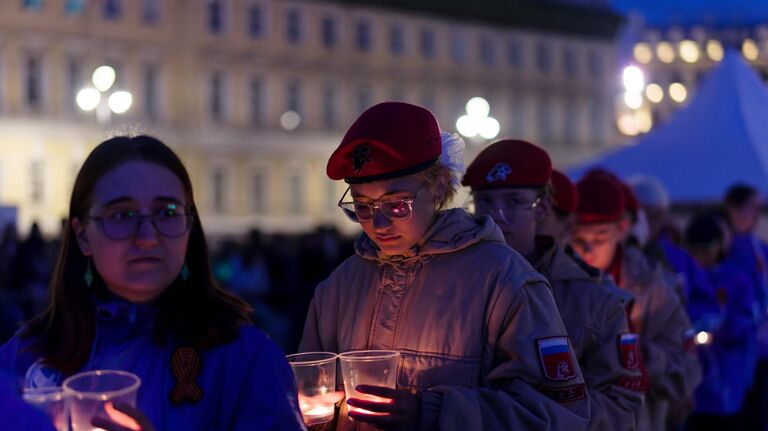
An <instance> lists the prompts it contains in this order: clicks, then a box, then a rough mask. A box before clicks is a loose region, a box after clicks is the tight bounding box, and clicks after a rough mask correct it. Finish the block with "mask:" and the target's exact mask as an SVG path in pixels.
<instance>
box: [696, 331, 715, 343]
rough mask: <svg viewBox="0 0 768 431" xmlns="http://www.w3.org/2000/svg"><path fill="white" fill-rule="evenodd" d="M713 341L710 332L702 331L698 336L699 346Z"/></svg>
mask: <svg viewBox="0 0 768 431" xmlns="http://www.w3.org/2000/svg"><path fill="white" fill-rule="evenodd" d="M711 341H712V337H711V336H710V335H709V332H706V331H701V332H699V333H698V334H696V344H698V345H702V344H709V343H710V342H711Z"/></svg>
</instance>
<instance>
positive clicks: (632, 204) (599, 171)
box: [584, 168, 640, 217]
mask: <svg viewBox="0 0 768 431" xmlns="http://www.w3.org/2000/svg"><path fill="white" fill-rule="evenodd" d="M590 177H592V178H605V179H609V180H611V181H613V182H615V183H616V185H618V186H619V187H620V188H621V193H622V194H624V209H625V210H627V211H629V212H630V213H631V214H632V216H634V217H637V210H638V209H639V208H640V204H639V203H638V201H637V196H635V192H634V191H632V188H630V187H629V186H628V185H627V183H625V182H624V181H622V180H621V178H619V177H618V176H616V174H614V173H613V172H611V171H609V170H607V169H603V168H595V169H592V170H590V171H589V172H587V174H586V175H585V176H584V178H590Z"/></svg>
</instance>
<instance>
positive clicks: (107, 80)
mask: <svg viewBox="0 0 768 431" xmlns="http://www.w3.org/2000/svg"><path fill="white" fill-rule="evenodd" d="M116 77H117V75H116V73H115V69H113V68H111V67H110V66H99V67H97V68H96V70H94V71H93V76H92V77H91V81H93V85H94V86H95V87H96V89H97V90H99V91H107V90H109V89H110V88H112V84H114V83H115V78H116Z"/></svg>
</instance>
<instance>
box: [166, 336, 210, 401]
mask: <svg viewBox="0 0 768 431" xmlns="http://www.w3.org/2000/svg"><path fill="white" fill-rule="evenodd" d="M201 368H202V362H201V361H200V355H198V354H197V351H195V349H191V348H189V347H179V348H178V349H176V351H175V352H173V356H172V357H171V371H173V377H174V378H175V379H176V385H175V386H174V387H173V389H171V394H170V398H171V401H172V402H173V404H175V405H179V404H181V403H183V402H184V400H185V399H187V400H189V401H191V402H193V403H194V402H197V401H200V399H201V398H203V390H202V389H200V386H197V382H196V381H195V380H197V375H198V374H199V373H200V369H201Z"/></svg>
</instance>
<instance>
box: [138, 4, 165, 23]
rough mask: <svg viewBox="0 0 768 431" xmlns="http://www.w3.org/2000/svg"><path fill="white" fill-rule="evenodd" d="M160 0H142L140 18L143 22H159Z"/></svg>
mask: <svg viewBox="0 0 768 431" xmlns="http://www.w3.org/2000/svg"><path fill="white" fill-rule="evenodd" d="M160 1H161V0H143V2H142V8H141V20H142V21H143V22H144V23H145V24H157V23H158V22H160Z"/></svg>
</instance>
